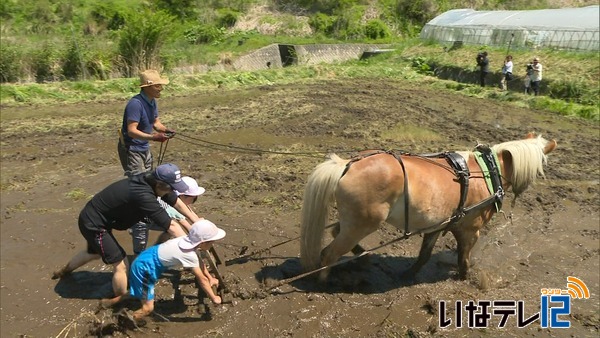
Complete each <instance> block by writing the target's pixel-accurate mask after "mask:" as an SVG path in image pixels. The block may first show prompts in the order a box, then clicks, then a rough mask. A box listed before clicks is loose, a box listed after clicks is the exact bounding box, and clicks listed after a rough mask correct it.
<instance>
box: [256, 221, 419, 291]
mask: <svg viewBox="0 0 600 338" xmlns="http://www.w3.org/2000/svg"><path fill="white" fill-rule="evenodd" d="M418 233H420V232H418ZM411 236H412V235H410V234H404V235H402V236H400V237H397V238H394V239H392V240H391V241H388V242H386V243H383V244H381V245H379V246H377V247H375V248H373V249H371V250H365V251H363V252H361V253H360V254H358V255H354V256H352V257H349V258H346V259H342V260H339V261H337V262H334V263H332V264H329V265H326V266H322V267H320V268H317V269H315V270H312V271H308V272H305V273H302V274H299V275H297V276H294V277H290V278H287V279H284V280H282V281H280V282H279V283H277V284H275V285H274V286H271V287H269V288H268V291H271V290H273V289H276V288H278V287H280V286H282V285H285V284H289V283H291V282H294V281H297V280H298V279H302V278H304V277H306V276H310V275H312V274H315V273H317V272H319V271H323V270H325V269H329V268H332V267H334V266H338V265H340V264H345V263H348V262H350V261H353V260H355V259H358V258H360V257H362V256H366V255H368V254H371V253H373V252H374V251H377V250H379V249H381V248H383V247H386V246H388V245H390V244H393V243H396V242H399V241H401V240H405V239H407V238H409V237H411Z"/></svg>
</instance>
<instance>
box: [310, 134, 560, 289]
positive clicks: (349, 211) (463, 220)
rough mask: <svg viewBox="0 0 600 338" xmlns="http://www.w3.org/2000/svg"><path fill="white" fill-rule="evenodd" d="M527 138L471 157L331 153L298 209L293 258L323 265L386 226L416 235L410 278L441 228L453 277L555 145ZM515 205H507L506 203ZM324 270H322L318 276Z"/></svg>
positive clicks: (355, 248)
mask: <svg viewBox="0 0 600 338" xmlns="http://www.w3.org/2000/svg"><path fill="white" fill-rule="evenodd" d="M556 145H557V144H556V141H554V140H552V141H548V140H545V139H544V138H542V137H541V135H540V136H536V135H535V134H533V133H530V134H528V135H527V138H525V139H523V140H517V141H510V142H505V143H500V144H497V145H494V146H492V147H491V148H490V147H487V146H481V145H478V146H477V147H476V149H475V151H472V152H446V153H440V154H429V155H412V154H406V153H404V154H394V153H392V152H386V151H365V152H362V153H361V154H360V155H359V156H357V157H355V158H352V159H350V160H345V159H342V158H340V157H339V156H337V155H335V154H331V155H330V156H329V159H328V160H326V161H325V162H323V163H321V164H319V165H318V166H317V167H316V168H315V170H314V171H313V172H312V174H311V175H310V176H309V178H308V182H307V184H306V190H305V192H304V204H303V207H302V229H301V236H300V237H301V250H300V258H301V261H302V265H303V267H304V268H305V269H306V270H313V269H317V268H320V267H325V266H328V265H330V264H332V263H335V262H337V261H338V259H339V258H340V257H341V256H342V255H344V254H345V253H347V252H349V251H350V250H352V251H353V252H354V253H355V254H358V253H360V250H361V248H360V246H359V245H358V243H359V241H360V240H362V239H363V238H364V237H365V236H367V235H369V234H371V233H372V232H374V231H375V230H377V229H378V228H379V226H380V225H381V224H382V223H383V222H384V221H385V222H387V223H389V224H392V225H394V226H396V227H397V228H399V229H403V230H404V231H405V236H406V235H407V234H411V233H412V234H414V233H422V234H423V235H424V236H423V243H422V245H421V250H420V253H419V257H418V259H417V262H416V263H415V264H414V265H413V266H412V267H411V268H410V269H409V271H408V273H409V274H415V273H417V272H418V271H419V269H420V268H421V267H422V266H423V265H424V264H425V263H426V262H427V261H428V260H429V258H430V256H431V252H432V250H433V247H434V245H435V242H436V241H437V239H438V237H439V235H440V233H441V232H442V231H450V232H451V233H452V234H453V235H454V237H455V238H456V242H457V251H458V270H459V276H460V277H461V278H462V279H464V278H466V276H467V272H468V269H469V259H470V253H471V249H472V248H473V246H474V245H475V242H477V239H478V238H479V230H480V229H481V228H482V227H483V226H484V225H485V224H487V223H488V222H489V221H490V219H491V218H492V216H493V215H494V214H495V213H496V212H498V211H499V208H500V207H501V203H502V197H503V196H504V190H509V189H510V190H512V192H513V193H514V196H515V199H516V198H517V197H518V196H519V195H520V194H521V193H523V192H524V191H525V189H527V187H528V186H529V185H530V184H531V183H532V182H533V181H534V180H535V179H536V177H537V176H538V175H541V176H543V175H544V171H543V165H544V164H546V160H547V157H546V155H547V154H548V153H550V152H551V151H552V150H554V149H555V148H556ZM334 200H335V202H336V203H337V209H338V214H339V223H338V224H336V226H335V227H334V229H333V230H332V234H333V236H334V237H335V238H334V240H333V241H332V242H331V243H330V244H329V245H327V246H326V247H325V248H324V249H323V250H322V251H321V247H322V239H323V232H324V229H325V223H326V222H327V220H328V214H329V209H330V206H331V204H332V203H333V202H334ZM513 203H514V201H513ZM328 270H329V269H324V270H323V271H322V272H321V279H322V280H323V279H325V278H326V276H327V273H328Z"/></svg>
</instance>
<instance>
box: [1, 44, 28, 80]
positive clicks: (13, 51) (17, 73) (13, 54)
mask: <svg viewBox="0 0 600 338" xmlns="http://www.w3.org/2000/svg"><path fill="white" fill-rule="evenodd" d="M20 60H21V53H20V52H19V51H18V49H17V47H16V46H13V45H11V44H9V43H6V42H2V43H0V82H17V81H18V80H19V79H20V78H21V75H23V74H22V70H21V61H20Z"/></svg>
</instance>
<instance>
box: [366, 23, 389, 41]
mask: <svg viewBox="0 0 600 338" xmlns="http://www.w3.org/2000/svg"><path fill="white" fill-rule="evenodd" d="M365 35H366V36H367V38H369V39H373V40H377V39H383V38H387V37H389V36H390V35H391V34H390V29H389V28H388V26H387V25H386V24H385V22H383V21H381V20H379V19H375V20H369V21H368V22H367V25H366V26H365Z"/></svg>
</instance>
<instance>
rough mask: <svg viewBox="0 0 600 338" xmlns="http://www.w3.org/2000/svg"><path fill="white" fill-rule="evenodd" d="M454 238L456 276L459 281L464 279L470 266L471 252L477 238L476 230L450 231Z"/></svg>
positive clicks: (477, 231) (477, 232)
mask: <svg viewBox="0 0 600 338" xmlns="http://www.w3.org/2000/svg"><path fill="white" fill-rule="evenodd" d="M452 234H453V235H454V238H456V246H457V251H458V276H459V277H460V279H466V278H467V274H468V273H469V267H470V264H471V262H470V261H471V250H472V249H473V246H474V245H475V243H477V239H478V238H479V230H477V229H467V230H465V229H459V230H454V231H452Z"/></svg>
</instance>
